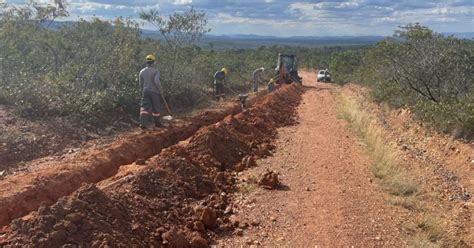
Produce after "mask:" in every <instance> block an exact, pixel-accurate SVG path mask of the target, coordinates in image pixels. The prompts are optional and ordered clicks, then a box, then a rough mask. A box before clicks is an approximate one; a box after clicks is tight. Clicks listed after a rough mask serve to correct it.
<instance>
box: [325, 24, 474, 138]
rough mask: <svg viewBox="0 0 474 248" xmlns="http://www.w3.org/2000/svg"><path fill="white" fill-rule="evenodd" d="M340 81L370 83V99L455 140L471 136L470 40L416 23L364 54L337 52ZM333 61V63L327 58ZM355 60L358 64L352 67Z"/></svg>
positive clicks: (473, 76)
mask: <svg viewBox="0 0 474 248" xmlns="http://www.w3.org/2000/svg"><path fill="white" fill-rule="evenodd" d="M341 56H342V57H343V61H344V62H340V63H336V64H339V65H342V66H341V68H342V70H339V68H338V67H335V68H334V69H335V70H336V71H338V72H339V71H341V72H344V73H343V74H342V76H340V77H343V78H344V77H347V78H352V79H356V78H358V79H359V81H361V82H364V83H366V84H368V85H370V86H371V87H372V89H373V91H372V93H373V96H374V98H375V99H376V100H378V101H385V102H388V103H390V104H392V105H394V106H396V107H402V106H403V107H409V108H410V109H411V110H412V112H413V113H414V114H415V116H417V117H418V118H420V120H422V121H424V122H425V123H426V124H428V125H430V126H432V127H434V128H437V129H439V130H441V131H446V132H451V133H452V134H453V135H454V136H456V137H471V138H472V135H473V134H474V70H473V66H474V41H473V40H461V39H456V38H454V37H445V36H443V35H441V34H437V33H435V32H433V31H432V30H430V29H429V28H427V27H424V26H422V25H420V24H410V25H407V26H403V27H401V28H400V29H399V30H397V31H395V33H394V35H393V36H392V37H389V38H386V39H385V40H384V41H381V42H379V43H378V44H377V45H376V46H375V47H373V48H371V49H369V50H367V52H365V53H364V54H362V55H361V54H360V53H357V52H355V51H346V52H342V53H341ZM333 61H334V60H333ZM356 61H360V63H358V64H357V63H356Z"/></svg>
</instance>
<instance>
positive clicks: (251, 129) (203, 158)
mask: <svg viewBox="0 0 474 248" xmlns="http://www.w3.org/2000/svg"><path fill="white" fill-rule="evenodd" d="M301 93H302V90H301V89H300V88H299V86H298V85H291V86H285V87H282V88H280V89H279V90H277V91H276V92H274V93H272V94H269V95H267V96H265V97H264V98H262V99H261V100H260V101H259V102H257V103H256V105H255V106H254V107H253V108H251V109H248V110H246V111H244V112H242V113H240V114H237V115H235V116H228V117H226V118H225V119H224V120H223V121H221V122H219V123H217V124H213V125H211V126H207V127H205V128H202V129H200V130H199V131H198V132H197V133H196V134H194V135H193V136H192V137H191V138H190V139H188V140H187V141H186V142H181V143H179V144H177V145H174V146H171V147H169V148H167V149H164V150H163V151H162V152H161V153H160V154H159V155H157V156H155V157H153V158H152V159H151V161H150V162H149V163H148V166H149V168H148V169H147V170H145V171H142V172H140V173H138V174H135V175H133V176H131V177H129V178H126V180H123V181H121V182H120V183H119V184H116V185H114V186H113V187H110V188H107V189H106V190H105V191H102V190H100V189H98V188H97V187H95V186H94V185H86V186H83V187H82V188H80V189H79V190H77V191H76V192H74V193H73V194H72V195H70V196H68V197H63V198H61V199H60V200H59V201H57V202H56V203H55V204H54V205H52V206H51V207H47V206H42V207H40V209H39V210H38V212H36V213H35V214H34V215H33V216H31V217H30V218H29V219H25V220H22V219H17V220H14V221H13V222H12V224H11V225H10V232H9V233H8V234H7V238H6V240H5V241H4V242H3V243H0V245H2V244H3V245H13V246H25V245H32V244H34V245H36V246H44V247H57V246H62V245H82V246H93V247H98V246H111V247H116V246H125V247H130V246H169V247H206V246H208V241H209V240H212V237H213V236H214V235H215V233H217V232H225V231H229V230H232V228H233V226H232V224H231V223H230V222H229V220H228V218H227V216H226V215H225V214H224V212H225V209H226V208H227V206H228V205H229V200H228V199H227V197H226V195H227V192H230V191H232V190H234V184H233V182H234V180H233V178H232V176H231V175H232V174H231V173H229V172H231V171H232V170H233V168H234V166H235V165H237V164H238V163H239V162H241V161H242V159H243V158H244V157H247V156H249V155H251V156H265V154H267V153H268V150H269V149H271V147H272V146H271V145H270V143H271V141H272V138H273V137H274V135H275V133H276V128H277V127H280V126H284V125H289V124H292V123H294V121H295V120H294V112H295V108H296V106H297V105H298V104H299V101H300V95H301Z"/></svg>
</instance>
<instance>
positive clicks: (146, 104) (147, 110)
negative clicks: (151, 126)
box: [140, 89, 161, 127]
mask: <svg viewBox="0 0 474 248" xmlns="http://www.w3.org/2000/svg"><path fill="white" fill-rule="evenodd" d="M160 106H161V95H160V93H158V92H154V91H150V90H147V89H145V90H143V93H142V100H141V104H140V125H141V126H146V125H147V124H148V122H149V119H150V116H152V117H153V119H154V121H155V126H157V127H160V126H161V119H160Z"/></svg>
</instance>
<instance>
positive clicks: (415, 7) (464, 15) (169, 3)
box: [0, 0, 474, 36]
mask: <svg viewBox="0 0 474 248" xmlns="http://www.w3.org/2000/svg"><path fill="white" fill-rule="evenodd" d="M3 1H4V2H7V3H13V4H23V3H25V2H27V1H25V0H6V1H5V0H3ZM0 2H2V0H0ZM38 2H41V3H44V4H46V3H50V2H54V1H53V0H39V1H38ZM64 2H65V3H66V6H67V8H68V10H69V11H70V12H71V17H69V18H70V19H77V18H78V17H79V16H81V17H84V18H90V17H92V16H94V15H95V16H97V17H101V18H106V19H113V18H114V17H116V16H122V17H131V18H137V15H138V13H139V12H140V11H141V10H147V9H150V8H155V9H158V10H159V11H160V12H161V13H162V14H164V15H168V14H170V13H173V12H175V11H184V10H186V9H189V8H191V7H194V8H195V9H197V10H201V11H204V12H205V13H206V14H207V17H208V19H209V27H210V28H211V29H212V31H211V33H212V34H217V35H220V34H260V35H274V36H329V35H389V34H391V33H392V32H393V30H394V29H396V28H397V26H399V25H403V24H407V23H410V22H411V23H413V22H420V23H422V24H423V25H426V26H429V27H430V28H432V29H434V30H435V31H438V32H474V0H443V1H420V0H399V1H389V0H312V1H289V0H253V1H251V0H220V1H217V0H141V1H140V0H115V1H113V0H64Z"/></svg>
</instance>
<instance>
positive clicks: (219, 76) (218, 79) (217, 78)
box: [214, 71, 225, 84]
mask: <svg viewBox="0 0 474 248" xmlns="http://www.w3.org/2000/svg"><path fill="white" fill-rule="evenodd" d="M217 83H221V84H223V83H225V73H224V72H223V71H217V72H216V73H215V74H214V84H217Z"/></svg>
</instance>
